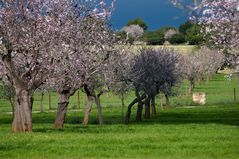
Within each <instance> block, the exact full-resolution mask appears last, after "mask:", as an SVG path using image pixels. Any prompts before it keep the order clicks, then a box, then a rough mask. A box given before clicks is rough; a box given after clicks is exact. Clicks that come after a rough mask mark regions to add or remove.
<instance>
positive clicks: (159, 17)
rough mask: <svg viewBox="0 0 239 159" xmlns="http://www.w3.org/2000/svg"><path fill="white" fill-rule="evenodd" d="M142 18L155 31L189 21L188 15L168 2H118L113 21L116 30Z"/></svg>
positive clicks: (145, 0)
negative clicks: (129, 21) (130, 21)
mask: <svg viewBox="0 0 239 159" xmlns="http://www.w3.org/2000/svg"><path fill="white" fill-rule="evenodd" d="M138 17H140V18H142V19H144V21H145V22H146V23H147V25H148V26H149V30H155V29H158V28H160V27H162V26H175V27H178V26H179V25H180V24H182V23H184V22H185V21H186V20H187V14H186V12H184V11H183V10H181V9H178V8H176V7H174V6H172V4H170V2H169V1H168V0H116V9H115V12H114V14H113V16H112V19H111V24H112V26H113V28H114V29H120V28H122V27H123V26H124V25H125V24H127V22H128V20H129V19H135V18H138Z"/></svg>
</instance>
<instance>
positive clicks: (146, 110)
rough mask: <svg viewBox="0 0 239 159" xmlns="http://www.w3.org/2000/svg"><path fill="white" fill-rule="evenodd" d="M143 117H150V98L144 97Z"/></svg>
mask: <svg viewBox="0 0 239 159" xmlns="http://www.w3.org/2000/svg"><path fill="white" fill-rule="evenodd" d="M144 118H145V119H150V98H149V97H148V98H146V99H145V114H144Z"/></svg>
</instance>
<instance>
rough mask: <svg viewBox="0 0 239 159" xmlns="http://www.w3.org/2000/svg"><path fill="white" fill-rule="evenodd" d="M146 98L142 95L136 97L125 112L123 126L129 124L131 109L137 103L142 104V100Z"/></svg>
mask: <svg viewBox="0 0 239 159" xmlns="http://www.w3.org/2000/svg"><path fill="white" fill-rule="evenodd" d="M145 98H146V95H145V94H144V95H142V96H138V97H137V98H135V99H134V100H133V101H132V102H131V103H130V104H129V106H128V110H127V112H126V115H125V124H129V121H130V116H131V108H132V107H133V106H134V105H135V104H136V103H138V102H139V101H141V102H142V100H144V99H145Z"/></svg>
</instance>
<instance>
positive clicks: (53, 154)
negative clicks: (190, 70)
mask: <svg viewBox="0 0 239 159" xmlns="http://www.w3.org/2000/svg"><path fill="white" fill-rule="evenodd" d="M186 87H187V82H184V84H183V85H182V86H181V87H180V88H178V92H180V95H178V96H175V97H171V98H170V100H171V104H172V107H169V108H166V109H164V110H162V109H161V107H160V103H161V102H162V103H164V99H163V98H162V97H161V95H160V96H158V98H157V111H158V113H157V115H156V116H153V117H152V118H151V119H149V120H144V121H143V122H142V123H136V122H135V121H134V119H135V111H136V110H135V108H133V111H132V118H131V124H130V125H124V124H122V116H121V109H120V100H119V99H118V98H117V96H114V95H112V94H110V93H109V94H108V95H104V96H103V98H102V105H103V114H104V121H105V125H104V126H102V127H100V126H98V120H97V112H96V108H95V107H94V109H93V110H92V114H91V116H90V125H89V126H86V127H85V126H82V125H81V124H80V123H81V121H82V118H83V111H84V109H85V104H86V98H85V95H84V94H83V93H82V94H81V109H79V110H78V111H72V108H74V107H75V105H76V103H77V97H76V96H74V97H73V98H72V99H71V104H70V110H69V112H68V114H67V118H66V124H65V127H64V129H61V130H56V129H53V122H54V118H55V114H56V113H55V112H48V111H47V110H48V99H47V95H46V96H44V108H45V110H46V111H45V112H44V113H37V112H35V113H33V133H28V134H13V133H11V131H10V129H11V122H12V116H11V114H8V113H5V112H7V111H8V110H11V109H10V106H9V104H8V103H7V102H6V101H1V102H0V104H1V105H0V108H1V110H2V111H0V158H3V159H8V158H10V159H11V158H14V159H25V158H29V159H30V158H31V159H32V158H33V159H43V158H44V159H45V158H47V159H48V158H49V159H53V158H59V159H68V158H70V159H80V158H89V159H99V158H102V159H103V158H116V159H121V158H122V159H123V158H139V159H145V158H147V159H184V158H187V159H237V158H239V149H238V147H239V104H238V103H234V100H233V89H234V88H236V89H237V90H239V88H238V83H237V79H236V78H234V79H233V80H232V81H227V80H225V78H224V75H223V74H219V75H216V76H215V77H213V80H211V81H210V82H209V83H208V84H205V83H203V84H202V85H196V89H195V91H196V92H206V94H207V104H206V105H205V106H195V104H193V103H192V100H191V97H189V96H186V95H185V90H186ZM132 98H133V93H130V94H129V95H128V97H127V99H126V103H129V102H130V101H131V100H132ZM39 99H40V96H39V93H36V94H35V100H36V101H35V103H34V110H39ZM238 99H239V98H238ZM56 101H57V96H56V94H55V93H53V95H52V103H53V104H52V105H53V106H54V107H56ZM185 106H195V107H194V108H191V107H185ZM1 112H2V113H1Z"/></svg>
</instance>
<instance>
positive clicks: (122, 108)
mask: <svg viewBox="0 0 239 159" xmlns="http://www.w3.org/2000/svg"><path fill="white" fill-rule="evenodd" d="M124 107H125V104H124V94H123V93H122V94H121V112H122V122H124Z"/></svg>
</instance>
